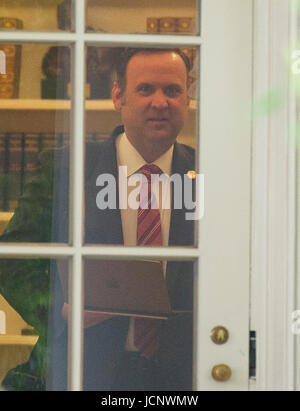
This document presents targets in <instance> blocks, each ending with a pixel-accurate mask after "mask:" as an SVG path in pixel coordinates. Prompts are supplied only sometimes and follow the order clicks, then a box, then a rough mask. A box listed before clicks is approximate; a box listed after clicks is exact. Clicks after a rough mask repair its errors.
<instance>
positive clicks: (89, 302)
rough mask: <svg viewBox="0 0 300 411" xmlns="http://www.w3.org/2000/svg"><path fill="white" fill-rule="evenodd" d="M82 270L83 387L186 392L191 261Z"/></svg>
mask: <svg viewBox="0 0 300 411" xmlns="http://www.w3.org/2000/svg"><path fill="white" fill-rule="evenodd" d="M84 267H85V274H84V278H85V285H84V289H85V314H84V318H85V320H84V321H85V332H84V336H85V339H84V346H85V351H84V355H85V356H84V358H85V374H84V389H85V390H135V391H138V390H146V391H147V390H191V388H192V386H191V383H192V339H193V311H192V310H193V268H194V265H193V263H192V262H174V261H173V262H171V261H170V262H168V263H167V262H166V261H165V262H163V263H161V262H155V261H124V260H123V261H118V260H113V261H106V260H105V261H103V260H93V259H87V260H85V264H84ZM147 333H149V336H151V338H149V339H148V338H147Z"/></svg>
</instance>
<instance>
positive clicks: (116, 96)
mask: <svg viewBox="0 0 300 411" xmlns="http://www.w3.org/2000/svg"><path fill="white" fill-rule="evenodd" d="M111 97H112V101H113V103H114V106H115V109H116V110H118V111H120V110H121V108H122V92H121V89H120V87H119V86H118V83H117V82H116V81H115V82H114V85H113V89H112V92H111Z"/></svg>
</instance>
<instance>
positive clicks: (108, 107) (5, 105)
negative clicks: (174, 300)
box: [0, 99, 197, 111]
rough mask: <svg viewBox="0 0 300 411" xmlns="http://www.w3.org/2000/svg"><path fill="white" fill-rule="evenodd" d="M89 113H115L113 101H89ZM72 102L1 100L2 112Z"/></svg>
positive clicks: (56, 107) (64, 105)
mask: <svg viewBox="0 0 300 411" xmlns="http://www.w3.org/2000/svg"><path fill="white" fill-rule="evenodd" d="M85 104H86V109H87V110H89V111H115V108H114V105H113V102H112V100H87V101H86V102H85ZM196 105H197V104H196V100H192V101H191V103H190V109H191V110H196ZM70 108H71V101H70V100H38V99H35V100H32V99H0V110H42V111H44V110H48V111H51V110H52V111H61V110H70Z"/></svg>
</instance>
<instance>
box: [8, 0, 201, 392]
mask: <svg viewBox="0 0 300 411" xmlns="http://www.w3.org/2000/svg"><path fill="white" fill-rule="evenodd" d="M200 11H201V1H199V20H200ZM74 18H75V32H73V33H69V32H36V31H35V32H29V31H0V41H1V42H12V43H13V42H18V43H26V42H30V43H56V44H70V45H72V46H73V47H74V53H73V74H74V76H73V83H72V130H73V133H72V140H71V176H70V178H71V180H70V181H71V194H70V195H71V197H70V199H71V208H70V212H71V217H70V218H71V220H70V223H71V224H70V234H71V235H72V243H71V244H70V245H58V244H48V245H45V244H43V245H40V244H0V258H1V257H2V256H5V257H11V258H24V257H25V258H30V257H48V258H63V257H65V258H68V259H69V260H70V275H69V281H70V282H69V283H70V299H69V301H70V322H69V324H70V331H69V364H68V389H69V390H72V391H79V390H82V378H83V292H82V291H83V275H82V266H83V264H82V260H83V258H84V257H93V258H101V259H107V258H110V259H111V258H121V259H145V258H147V259H168V260H177V261H178V260H180V261H182V260H190V261H195V262H196V264H195V267H196V268H198V264H197V263H198V261H199V257H200V249H199V230H198V227H197V226H198V225H197V224H196V227H197V235H196V237H197V239H196V244H197V246H196V247H194V248H192V247H190V248H184V247H168V248H160V247H151V248H146V247H145V248H143V247H123V246H85V245H83V224H78V221H84V220H83V218H82V217H83V210H84V207H83V206H84V204H83V198H84V183H83V181H84V179H83V177H84V146H85V138H84V135H85V134H84V118H85V107H84V102H85V98H84V84H85V77H84V74H85V59H84V50H85V44H94V45H99V46H100V45H102V46H113V45H118V46H122V45H123V46H145V47H147V46H149V47H150V46H158V47H159V46H161V47H166V46H178V47H195V48H197V49H198V52H199V51H200V46H201V36H200V35H199V36H194V35H155V36H154V35H146V34H102V33H85V32H84V28H85V2H84V1H74ZM199 79H200V70H198V80H199ZM198 96H200V81H198ZM198 98H199V97H198ZM197 123H198V125H197V136H198V145H197V146H198V155H197V159H198V163H197V164H196V169H197V170H200V166H199V158H200V153H199V147H200V144H199V135H200V133H199V131H200V121H198V122H197ZM73 165H76V167H75V166H73ZM196 271H197V270H196V269H195V278H196V280H197V274H196ZM197 284H198V283H197V281H195V292H196V294H197V290H196V288H197ZM197 301H198V299H197V298H195V304H196V305H195V311H196V312H195V316H194V317H195V319H194V324H195V327H196V324H197V318H198V315H199V314H198V303H197ZM194 334H195V338H196V334H197V333H194ZM194 346H195V352H194V354H195V355H196V354H197V353H196V351H197V342H196V341H195V344H194ZM195 363H196V361H194V364H195ZM196 374H197V370H196V367H195V369H194V370H193V380H194V384H193V385H194V389H195V390H197V389H199V387H197V378H196Z"/></svg>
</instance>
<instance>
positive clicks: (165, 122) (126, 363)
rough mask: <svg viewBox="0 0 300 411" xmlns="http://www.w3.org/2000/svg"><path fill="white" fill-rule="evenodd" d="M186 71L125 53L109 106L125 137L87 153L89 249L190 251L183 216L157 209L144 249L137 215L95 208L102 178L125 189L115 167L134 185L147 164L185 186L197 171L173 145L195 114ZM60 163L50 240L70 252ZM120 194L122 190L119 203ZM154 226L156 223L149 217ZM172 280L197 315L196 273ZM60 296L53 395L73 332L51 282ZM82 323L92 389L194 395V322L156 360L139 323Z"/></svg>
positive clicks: (187, 321) (175, 332)
mask: <svg viewBox="0 0 300 411" xmlns="http://www.w3.org/2000/svg"><path fill="white" fill-rule="evenodd" d="M188 70H189V67H188V61H187V59H186V58H185V56H184V55H183V54H182V53H181V52H180V51H179V50H173V49H172V50H171V49H164V50H160V49H127V50H125V52H124V53H123V54H122V56H121V59H120V60H119V63H118V66H117V73H118V83H116V84H115V85H114V88H113V90H112V99H113V102H114V106H115V108H116V110H120V111H121V115H122V122H123V124H124V127H119V128H117V129H116V130H115V131H114V133H113V135H112V137H111V138H110V139H108V140H107V141H106V142H104V143H103V144H93V145H92V146H90V145H87V147H86V173H85V243H87V244H124V245H126V246H127V245H128V246H130V245H139V244H141V245H149V246H151V245H164V246H167V245H192V244H193V238H194V236H193V223H192V222H191V221H186V219H185V211H186V210H185V209H184V208H183V209H181V210H177V209H174V208H173V209H172V211H171V210H162V209H161V207H159V208H160V213H158V215H157V216H156V217H155V218H157V221H159V223H158V224H156V226H155V227H156V228H155V230H156V231H155V234H157V237H159V238H160V240H159V241H160V242H159V243H157V242H155V241H157V237H155V238H156V240H155V241H152V240H153V238H151V241H148V242H146V243H143V242H139V234H138V233H139V230H140V223H139V218H138V214H139V211H138V210H132V209H130V208H128V209H121V210H120V207H119V204H118V206H117V207H116V208H115V209H105V210H102V209H99V207H98V206H97V203H96V201H95V200H96V197H97V194H98V192H99V187H97V186H96V181H97V177H98V176H99V175H103V174H110V175H112V176H114V177H115V180H116V181H118V167H119V166H122V165H123V166H124V165H126V166H127V170H128V175H127V178H128V177H130V175H132V174H134V173H136V172H141V170H142V167H143V166H145V165H149V164H150V165H154V166H156V167H159V170H161V172H164V173H166V174H169V175H171V174H175V173H177V174H179V175H181V176H183V175H184V174H187V172H188V171H189V170H191V169H193V167H194V153H193V150H192V149H191V148H189V147H186V146H182V145H179V144H177V143H176V138H177V136H178V134H179V132H180V130H181V129H182V127H183V124H184V120H185V118H186V114H187V110H188V105H189V98H188V93H187V87H188ZM58 157H59V155H58V156H57V159H56V161H57V162H58V163H60V164H62V166H61V167H59V168H58V171H57V172H56V173H57V174H56V176H55V178H56V179H57V181H58V182H59V192H58V193H57V195H56V196H55V198H54V209H56V210H57V212H56V213H54V216H55V220H54V223H53V226H54V229H53V240H54V241H61V242H65V241H67V239H68V224H67V221H68V218H67V215H68V209H69V205H68V199H67V195H66V193H68V187H69V181H68V174H69V173H68V161H67V158H66V157H64V156H63V155H62V158H61V159H59V158H58ZM67 157H68V156H67ZM156 170H157V168H156ZM120 189H121V188H120V187H118V191H117V197H118V194H119V190H120ZM118 201H119V198H118ZM183 207H184V206H183ZM147 218H148V220H151V218H150V215H149V216H148V217H147ZM150 223H151V222H150ZM141 237H144V233H142V234H141ZM165 274H166V281H167V285H168V291H169V296H170V300H171V303H172V307H173V308H177V309H192V263H177V262H170V263H168V265H167V269H166V273H165ZM53 287H54V295H55V297H56V302H55V304H54V306H55V308H56V309H55V310H54V314H53V316H52V320H53V323H52V324H53V327H54V332H55V333H56V335H55V337H54V338H53V340H52V344H53V355H52V360H51V367H50V371H51V372H50V374H49V376H48V388H49V389H62V388H65V387H66V385H65V384H66V358H67V344H66V342H67V327H66V323H64V322H63V321H62V320H61V318H62V317H64V318H67V317H68V305H67V304H62V302H61V301H60V298H59V297H58V296H59V295H60V293H61V291H60V286H59V284H58V283H57V282H54V285H53ZM61 314H62V317H61ZM84 322H85V343H84V360H85V361H84V388H85V389H88V390H106V389H107V390H110V389H113V390H114V389H115V390H117V389H121V390H122V389H123V390H134V389H136V390H139V389H140V390H147V389H148V390H154V389H157V390H162V389H171V390H181V389H191V355H192V316H191V315H187V316H181V317H180V316H179V317H178V318H175V319H174V320H168V321H165V322H164V323H163V324H162V325H161V326H160V329H159V331H158V333H157V335H156V337H157V338H158V339H157V346H156V348H155V349H154V351H153V353H151V355H149V356H148V355H147V356H144V353H143V352H142V350H140V349H139V348H138V344H137V343H136V340H135V334H136V330H137V328H138V327H137V324H138V322H136V321H135V319H133V318H130V319H129V318H128V317H119V316H108V315H102V314H95V313H94V314H93V315H90V314H88V313H85V314H84ZM58 324H61V327H59V326H58ZM50 330H51V328H50ZM58 330H59V331H58Z"/></svg>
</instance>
